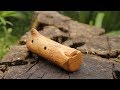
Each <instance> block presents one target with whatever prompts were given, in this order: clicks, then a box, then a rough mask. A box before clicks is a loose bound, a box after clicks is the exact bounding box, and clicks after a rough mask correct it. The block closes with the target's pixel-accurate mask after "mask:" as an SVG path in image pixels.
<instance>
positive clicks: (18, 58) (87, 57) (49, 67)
mask: <svg viewBox="0 0 120 90" xmlns="http://www.w3.org/2000/svg"><path fill="white" fill-rule="evenodd" d="M35 13H37V14H36V17H34V18H35V20H33V21H34V22H33V24H32V25H31V27H32V28H36V29H37V30H38V32H40V34H42V35H44V36H45V37H47V38H50V39H52V40H54V41H56V42H58V43H60V44H63V45H66V46H69V47H71V48H75V49H77V50H80V51H81V52H82V54H83V63H82V64H81V66H80V68H79V69H78V70H77V71H75V72H73V73H69V72H67V71H65V70H64V69H62V68H59V67H57V66H56V65H54V64H52V63H51V62H49V61H48V60H46V59H45V58H42V57H40V56H38V55H36V54H34V53H32V52H30V51H29V50H28V48H27V46H26V40H27V38H28V37H29V35H30V31H29V32H27V33H26V34H25V35H24V36H23V37H21V39H20V41H19V43H18V45H15V46H12V47H11V48H10V50H9V52H8V53H7V54H6V55H5V56H4V58H3V59H2V61H1V62H0V78H2V79H119V78H120V36H111V37H110V36H106V35H104V33H105V30H104V29H101V28H96V27H93V26H89V25H86V24H82V23H78V22H77V21H74V20H72V19H71V18H69V17H67V16H64V15H61V14H59V13H58V12H55V11H51V12H50V11H37V12H35Z"/></svg>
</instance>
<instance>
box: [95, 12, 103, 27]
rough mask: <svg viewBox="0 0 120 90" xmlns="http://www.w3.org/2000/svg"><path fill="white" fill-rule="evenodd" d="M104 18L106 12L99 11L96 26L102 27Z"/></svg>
mask: <svg viewBox="0 0 120 90" xmlns="http://www.w3.org/2000/svg"><path fill="white" fill-rule="evenodd" d="M103 18H104V13H102V12H99V13H98V14H97V15H96V18H95V26H96V27H102V23H103Z"/></svg>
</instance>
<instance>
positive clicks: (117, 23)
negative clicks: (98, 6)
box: [60, 11, 120, 33]
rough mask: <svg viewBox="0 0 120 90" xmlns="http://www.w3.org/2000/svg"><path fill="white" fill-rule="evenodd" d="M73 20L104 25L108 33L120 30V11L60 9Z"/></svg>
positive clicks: (97, 25) (99, 25)
mask: <svg viewBox="0 0 120 90" xmlns="http://www.w3.org/2000/svg"><path fill="white" fill-rule="evenodd" d="M60 13H62V14H64V15H67V16H70V17H71V18H73V20H77V21H79V22H81V23H86V24H89V25H91V26H93V25H94V26H96V27H102V28H104V29H105V30H106V33H109V32H117V31H120V11H60Z"/></svg>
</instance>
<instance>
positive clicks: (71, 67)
mask: <svg viewBox="0 0 120 90" xmlns="http://www.w3.org/2000/svg"><path fill="white" fill-rule="evenodd" d="M26 45H27V47H28V49H29V50H30V51H31V52H33V53H36V54H38V55H40V56H42V57H44V58H46V59H47V60H49V61H51V62H52V63H54V64H56V65H58V66H60V67H62V68H63V69H65V70H67V71H69V72H73V71H76V70H78V69H79V67H80V65H81V63H82V53H81V52H80V51H78V50H76V49H74V48H70V47H67V46H65V45H62V44H60V43H57V42H55V41H53V40H50V39H48V38H46V37H45V36H43V35H41V34H40V33H39V32H38V31H37V30H36V29H34V28H32V30H31V36H30V37H29V38H28V40H27V43H26Z"/></svg>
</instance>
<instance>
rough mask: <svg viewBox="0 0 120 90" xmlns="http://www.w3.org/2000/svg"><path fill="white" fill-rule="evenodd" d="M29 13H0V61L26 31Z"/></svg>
mask: <svg viewBox="0 0 120 90" xmlns="http://www.w3.org/2000/svg"><path fill="white" fill-rule="evenodd" d="M31 16H32V14H31V12H25V11H24V12H20V11H0V59H2V57H3V55H4V54H6V52H7V51H8V50H9V47H10V46H11V45H13V44H15V43H16V42H17V40H18V39H19V37H20V36H21V35H23V34H24V32H26V31H27V30H28V26H29V25H28V24H30V23H29V22H30V18H31Z"/></svg>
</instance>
